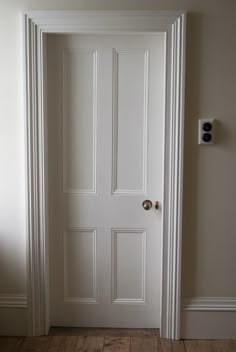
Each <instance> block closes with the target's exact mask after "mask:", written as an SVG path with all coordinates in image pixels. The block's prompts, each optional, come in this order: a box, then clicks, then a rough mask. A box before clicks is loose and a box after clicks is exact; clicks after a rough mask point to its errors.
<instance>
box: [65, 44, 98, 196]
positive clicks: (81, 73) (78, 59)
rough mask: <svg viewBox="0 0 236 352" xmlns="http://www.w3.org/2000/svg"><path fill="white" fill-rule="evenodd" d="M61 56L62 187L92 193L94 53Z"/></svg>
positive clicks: (79, 52) (70, 50) (93, 183)
mask: <svg viewBox="0 0 236 352" xmlns="http://www.w3.org/2000/svg"><path fill="white" fill-rule="evenodd" d="M62 58H63V67H62V70H63V87H62V95H63V97H62V100H63V186H64V191H65V192H71V193H73V192H75V193H93V192H96V133H97V131H96V121H97V52H96V50H93V49H88V50H86V49H84V50H83V49H76V50H75V49H74V50H72V49H67V50H63V52H62Z"/></svg>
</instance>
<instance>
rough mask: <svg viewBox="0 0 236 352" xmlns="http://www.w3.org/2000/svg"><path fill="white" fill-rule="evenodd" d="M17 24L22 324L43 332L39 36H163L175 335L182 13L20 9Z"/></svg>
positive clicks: (45, 260)
mask: <svg viewBox="0 0 236 352" xmlns="http://www.w3.org/2000/svg"><path fill="white" fill-rule="evenodd" d="M23 25H24V36H23V37H24V61H25V64H24V67H25V80H24V81H25V87H24V88H25V89H24V90H25V116H26V119H25V121H26V128H25V129H26V138H25V139H26V159H27V165H26V177H27V190H26V193H27V195H26V197H27V199H26V201H27V209H26V213H27V224H26V230H27V302H28V317H27V328H28V334H29V335H31V336H39V335H45V334H48V331H49V327H50V326H49V322H50V320H49V249H48V184H47V179H48V176H47V159H48V148H47V91H46V75H47V72H46V40H45V39H46V34H47V33H63V34H65V33H78V34H79V33H102V34H105V33H107V34H117V33H119V34H131V33H137V34H139V33H140V34H141V33H146V34H148V33H151V34H155V33H158V32H162V33H165V38H166V60H165V61H166V62H165V69H166V86H165V91H166V101H165V131H164V156H163V157H164V170H163V172H164V175H163V176H164V177H163V180H164V181H163V182H164V185H163V193H164V194H163V199H164V200H165V201H164V203H163V204H162V209H161V211H162V214H163V217H162V249H161V251H162V269H161V270H162V283H161V329H160V334H161V337H162V338H168V339H179V338H180V307H181V292H180V291H181V290H180V289H181V249H182V194H183V141H184V90H185V88H184V81H185V37H186V13H185V12H183V11H175V12H169V11H166V12H157V11H152V12H150V11H95V12H94V11H73V12H68V11H27V13H25V14H24V16H23Z"/></svg>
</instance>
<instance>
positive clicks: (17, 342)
mask: <svg viewBox="0 0 236 352" xmlns="http://www.w3.org/2000/svg"><path fill="white" fill-rule="evenodd" d="M23 341H24V337H0V351H1V352H17V351H19V349H20V347H21V345H22V343H23Z"/></svg>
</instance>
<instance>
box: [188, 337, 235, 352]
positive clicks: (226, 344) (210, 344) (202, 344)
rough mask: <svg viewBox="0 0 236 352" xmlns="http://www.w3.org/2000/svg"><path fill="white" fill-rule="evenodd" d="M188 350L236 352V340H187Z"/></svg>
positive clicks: (190, 351) (191, 351)
mask: <svg viewBox="0 0 236 352" xmlns="http://www.w3.org/2000/svg"><path fill="white" fill-rule="evenodd" d="M184 345H185V350H186V352H235V351H236V341H235V340H185V341H184Z"/></svg>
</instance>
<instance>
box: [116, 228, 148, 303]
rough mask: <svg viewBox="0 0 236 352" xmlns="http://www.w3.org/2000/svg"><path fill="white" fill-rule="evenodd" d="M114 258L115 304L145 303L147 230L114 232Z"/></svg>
mask: <svg viewBox="0 0 236 352" xmlns="http://www.w3.org/2000/svg"><path fill="white" fill-rule="evenodd" d="M112 258H113V263H112V264H113V272H112V274H113V278H112V284H113V303H119V304H127V303H128V304H131V303H133V304H139V303H145V287H146V282H145V274H146V230H141V229H140V230H137V229H120V230H119V229H117V230H112ZM131 258H132V260H130V259H131Z"/></svg>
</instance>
